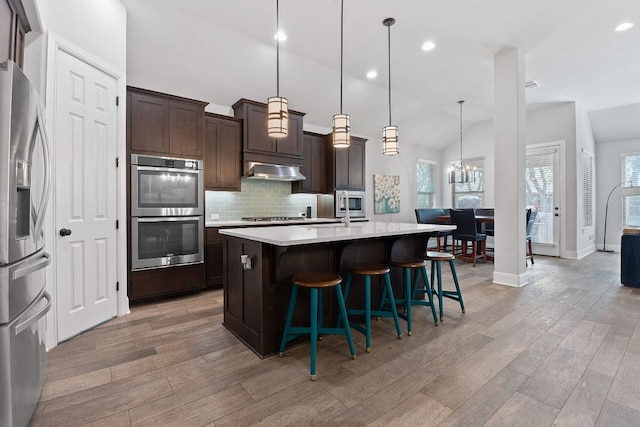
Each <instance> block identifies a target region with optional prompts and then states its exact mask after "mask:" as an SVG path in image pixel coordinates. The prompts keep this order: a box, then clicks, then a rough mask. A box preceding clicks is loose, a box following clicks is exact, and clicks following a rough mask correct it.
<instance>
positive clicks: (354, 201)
mask: <svg viewBox="0 0 640 427" xmlns="http://www.w3.org/2000/svg"><path fill="white" fill-rule="evenodd" d="M334 203H335V206H336V218H344V217H346V216H347V206H348V207H349V217H350V218H363V217H365V216H367V215H366V211H365V209H366V204H365V193H364V191H350V190H346V191H345V190H337V191H336V193H335V199H334Z"/></svg>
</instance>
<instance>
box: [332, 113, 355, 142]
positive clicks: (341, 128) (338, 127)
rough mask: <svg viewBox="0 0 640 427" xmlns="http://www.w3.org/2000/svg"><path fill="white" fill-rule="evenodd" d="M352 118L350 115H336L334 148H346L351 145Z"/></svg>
mask: <svg viewBox="0 0 640 427" xmlns="http://www.w3.org/2000/svg"><path fill="white" fill-rule="evenodd" d="M350 132H351V118H350V117H349V115H348V114H334V116H333V146H334V147H335V148H346V147H349V145H350V144H351V136H350Z"/></svg>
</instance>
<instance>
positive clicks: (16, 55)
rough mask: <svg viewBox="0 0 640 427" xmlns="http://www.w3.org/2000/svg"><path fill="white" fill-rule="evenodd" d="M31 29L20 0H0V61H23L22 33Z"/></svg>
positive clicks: (20, 63)
mask: <svg viewBox="0 0 640 427" xmlns="http://www.w3.org/2000/svg"><path fill="white" fill-rule="evenodd" d="M29 31H31V27H30V26H29V21H28V20H27V14H26V13H25V11H24V7H23V6H22V2H21V1H20V0H0V62H4V61H6V60H7V59H10V60H12V61H13V62H15V63H16V64H18V66H19V67H20V68H22V65H23V62H24V35H25V34H26V33H28V32H29Z"/></svg>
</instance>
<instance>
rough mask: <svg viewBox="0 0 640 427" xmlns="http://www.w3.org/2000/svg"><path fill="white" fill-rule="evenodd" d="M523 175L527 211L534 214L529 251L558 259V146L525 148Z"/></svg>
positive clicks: (559, 210) (559, 187)
mask: <svg viewBox="0 0 640 427" xmlns="http://www.w3.org/2000/svg"><path fill="white" fill-rule="evenodd" d="M525 173H526V176H525V182H526V193H527V194H526V205H527V208H533V209H535V210H537V211H538V215H537V218H536V221H535V224H534V225H533V230H532V234H533V251H534V253H536V254H539V255H548V256H560V215H561V206H560V191H561V185H560V184H561V182H560V175H561V174H560V146H559V145H546V146H544V147H539V148H527V161H526V169H525ZM522 214H523V215H524V212H523V213H522Z"/></svg>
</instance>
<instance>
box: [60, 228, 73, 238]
mask: <svg viewBox="0 0 640 427" xmlns="http://www.w3.org/2000/svg"><path fill="white" fill-rule="evenodd" d="M60 235H61V236H62V237H64V236H70V235H71V230H69V229H68V228H61V229H60Z"/></svg>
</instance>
